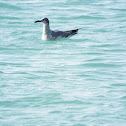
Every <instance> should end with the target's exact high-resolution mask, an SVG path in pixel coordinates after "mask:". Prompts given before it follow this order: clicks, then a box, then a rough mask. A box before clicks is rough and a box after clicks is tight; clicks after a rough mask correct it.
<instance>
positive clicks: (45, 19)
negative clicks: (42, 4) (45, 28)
mask: <svg viewBox="0 0 126 126" xmlns="http://www.w3.org/2000/svg"><path fill="white" fill-rule="evenodd" d="M38 22H42V23H44V24H49V19H48V18H42V19H41V20H37V21H35V23H38Z"/></svg>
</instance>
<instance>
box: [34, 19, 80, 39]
mask: <svg viewBox="0 0 126 126" xmlns="http://www.w3.org/2000/svg"><path fill="white" fill-rule="evenodd" d="M38 22H42V23H43V34H42V40H53V39H57V38H60V37H61V38H67V37H70V36H72V35H75V34H77V32H78V30H79V29H81V28H78V29H74V30H69V31H58V30H55V31H52V30H51V29H50V26H49V20H48V18H43V19H41V20H37V21H35V23H38Z"/></svg>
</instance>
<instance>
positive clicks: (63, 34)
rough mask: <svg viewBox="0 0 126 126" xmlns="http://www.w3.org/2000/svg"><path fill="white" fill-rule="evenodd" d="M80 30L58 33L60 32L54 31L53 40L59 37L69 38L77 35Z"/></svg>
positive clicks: (52, 33)
mask: <svg viewBox="0 0 126 126" xmlns="http://www.w3.org/2000/svg"><path fill="white" fill-rule="evenodd" d="M78 30H79V29H74V30H69V31H58V30H55V31H52V32H51V35H52V37H53V38H57V37H65V38H67V37H69V36H72V35H75V34H77V32H78Z"/></svg>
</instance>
